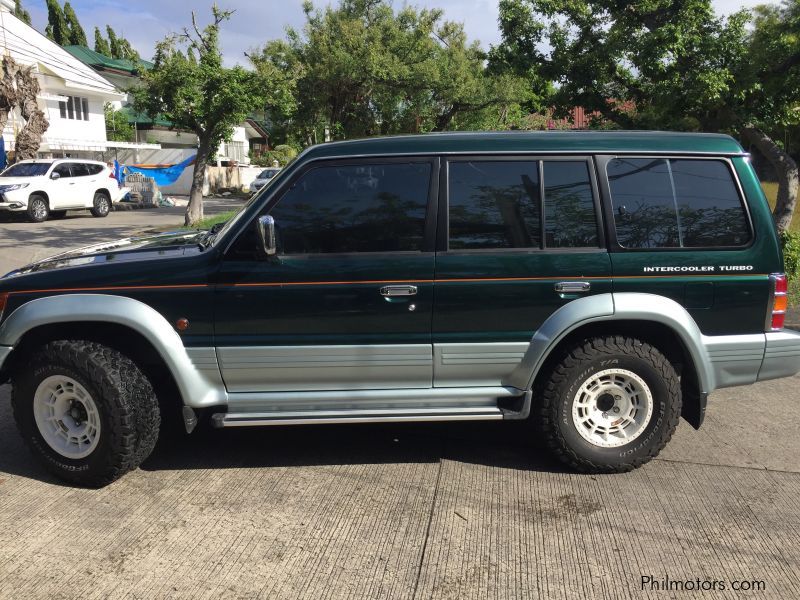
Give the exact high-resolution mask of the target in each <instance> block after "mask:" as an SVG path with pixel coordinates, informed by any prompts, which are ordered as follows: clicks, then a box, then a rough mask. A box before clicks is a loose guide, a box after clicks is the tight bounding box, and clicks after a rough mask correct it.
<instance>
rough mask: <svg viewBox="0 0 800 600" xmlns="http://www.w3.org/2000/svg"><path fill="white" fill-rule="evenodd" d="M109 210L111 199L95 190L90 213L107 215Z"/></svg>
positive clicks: (98, 215)
mask: <svg viewBox="0 0 800 600" xmlns="http://www.w3.org/2000/svg"><path fill="white" fill-rule="evenodd" d="M110 212H111V200H109V198H108V196H106V195H105V194H104V193H102V192H97V193H96V194H95V195H94V203H93V206H92V215H94V216H95V217H99V218H102V217H107V216H108V213H110Z"/></svg>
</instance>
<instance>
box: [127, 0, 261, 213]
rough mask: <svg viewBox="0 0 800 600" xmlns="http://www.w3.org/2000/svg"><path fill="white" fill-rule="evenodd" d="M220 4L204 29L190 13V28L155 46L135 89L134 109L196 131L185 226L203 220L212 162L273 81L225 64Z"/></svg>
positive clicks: (227, 13)
mask: <svg viewBox="0 0 800 600" xmlns="http://www.w3.org/2000/svg"><path fill="white" fill-rule="evenodd" d="M231 14H232V12H231V11H225V10H221V9H220V8H218V7H217V6H216V5H214V6H213V7H212V16H213V22H212V23H211V24H209V25H208V26H206V27H205V28H204V29H200V27H199V26H198V24H197V19H196V17H195V14H194V13H192V26H191V28H188V27H187V28H184V30H183V33H181V34H178V35H173V36H170V37H167V38H166V39H164V40H163V41H161V42H159V43H158V45H157V46H156V54H155V59H154V66H153V69H151V70H150V71H147V72H145V73H144V74H143V77H142V83H143V85H142V86H141V87H139V88H137V89H136V90H134V98H135V107H136V110H139V111H143V112H145V113H147V114H148V115H150V116H151V117H153V118H156V117H158V116H161V117H163V118H165V119H167V120H168V121H170V122H171V123H172V124H173V126H174V127H175V128H178V129H185V130H189V131H193V132H194V133H195V134H196V135H197V139H198V146H197V158H196V160H195V164H194V173H193V176H192V188H191V192H190V198H189V206H188V207H187V209H186V224H187V225H192V224H194V223H197V222H198V221H199V220H201V219H202V218H203V180H204V177H205V169H206V164H207V163H208V160H209V159H210V158H211V157H212V155H213V154H214V152H215V151H216V149H217V148H218V147H219V145H220V143H222V142H223V141H224V140H226V139H230V136H231V135H232V133H233V127H234V126H235V125H237V124H238V123H241V122H242V121H244V120H245V118H246V117H247V115H248V113H249V112H250V111H251V110H253V109H254V108H258V107H261V106H263V105H264V104H265V103H266V102H267V94H268V93H269V92H268V89H269V83H268V82H264V81H262V80H261V79H260V77H259V75H258V74H257V73H255V72H253V71H247V70H245V69H243V68H242V67H239V66H236V67H233V68H225V67H223V64H222V53H221V52H220V49H219V31H220V26H221V24H222V23H223V22H225V21H227V20H228V19H229V18H230V17H231Z"/></svg>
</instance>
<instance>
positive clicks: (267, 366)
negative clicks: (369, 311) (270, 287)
mask: <svg viewBox="0 0 800 600" xmlns="http://www.w3.org/2000/svg"><path fill="white" fill-rule="evenodd" d="M217 356H218V358H219V366H220V369H221V370H222V377H223V379H224V380H225V386H226V387H227V389H228V391H229V392H231V393H239V392H280V391H286V390H292V391H314V390H354V389H355V390H357V389H402V388H421V387H431V381H432V379H433V364H432V363H433V361H432V358H431V346H430V344H403V345H359V346H344V345H339V346H258V347H253V346H240V347H222V348H217Z"/></svg>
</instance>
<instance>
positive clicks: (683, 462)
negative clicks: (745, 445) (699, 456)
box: [654, 458, 800, 475]
mask: <svg viewBox="0 0 800 600" xmlns="http://www.w3.org/2000/svg"><path fill="white" fill-rule="evenodd" d="M654 460H655V461H657V462H666V463H675V464H679V465H694V466H697V467H725V468H727V469H745V470H747V471H766V472H769V473H787V474H791V475H800V471H789V470H786V469H770V468H769V467H748V466H745V465H723V464H715V463H704V462H697V461H694V460H675V459H674V458H656V459H654Z"/></svg>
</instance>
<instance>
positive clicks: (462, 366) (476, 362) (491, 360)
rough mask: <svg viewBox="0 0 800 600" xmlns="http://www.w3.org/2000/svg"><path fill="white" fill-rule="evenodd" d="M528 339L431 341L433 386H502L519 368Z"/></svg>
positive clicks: (526, 348) (527, 346)
mask: <svg viewBox="0 0 800 600" xmlns="http://www.w3.org/2000/svg"><path fill="white" fill-rule="evenodd" d="M529 347H530V344H529V343H528V342H510V343H505V342H501V343H488V344H434V345H433V385H434V387H469V386H484V385H485V386H498V385H503V382H504V381H506V380H507V379H508V378H509V376H510V375H511V373H513V372H514V370H515V369H516V368H517V367H519V364H520V363H521V362H522V359H523V358H524V357H525V353H526V352H527V351H528V348H529Z"/></svg>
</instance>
